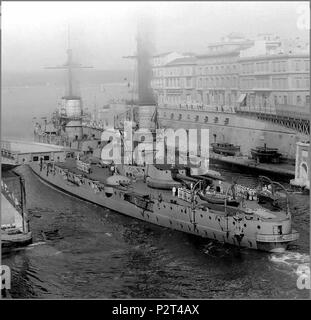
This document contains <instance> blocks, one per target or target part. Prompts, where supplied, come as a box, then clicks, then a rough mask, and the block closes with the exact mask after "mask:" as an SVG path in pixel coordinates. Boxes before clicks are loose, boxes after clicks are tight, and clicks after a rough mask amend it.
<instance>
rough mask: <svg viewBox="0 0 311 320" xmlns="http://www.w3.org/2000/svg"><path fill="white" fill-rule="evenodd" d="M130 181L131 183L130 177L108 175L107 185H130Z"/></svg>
mask: <svg viewBox="0 0 311 320" xmlns="http://www.w3.org/2000/svg"><path fill="white" fill-rule="evenodd" d="M130 183H131V180H130V179H129V178H128V177H125V176H122V175H118V174H116V175H113V176H111V177H108V178H107V179H106V185H108V186H110V187H113V186H123V185H129V184H130Z"/></svg>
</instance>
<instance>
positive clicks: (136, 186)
mask: <svg viewBox="0 0 311 320" xmlns="http://www.w3.org/2000/svg"><path fill="white" fill-rule="evenodd" d="M55 165H57V166H59V167H61V168H62V169H68V170H69V171H70V172H73V173H75V174H77V175H83V176H84V177H86V178H88V179H91V180H94V181H98V182H100V183H103V184H105V182H106V179H107V178H108V177H109V176H111V172H110V170H109V168H108V167H104V168H102V167H99V166H97V165H93V164H92V165H91V169H92V170H91V173H85V172H83V171H81V170H79V169H78V168H77V167H76V162H75V159H67V160H66V161H65V162H56V163H55ZM122 189H123V188H122ZM128 192H135V193H137V194H140V195H150V197H151V198H153V199H159V197H161V198H162V200H163V201H165V202H168V203H174V204H178V205H181V206H183V207H191V204H190V203H189V202H188V201H186V200H183V199H180V198H178V197H177V196H173V195H172V191H171V190H163V189H155V188H151V187H149V186H147V184H146V183H145V182H144V181H142V180H137V181H132V184H131V185H130V186H129V187H128ZM204 204H206V202H204V201H202V200H200V199H198V205H199V206H200V205H202V206H203V207H204V206H206V205H204ZM244 204H245V207H246V208H248V209H250V210H252V211H255V212H256V215H257V216H258V217H260V218H261V219H263V220H269V221H281V220H284V219H286V213H285V212H284V211H282V210H281V211H273V212H271V211H267V210H265V209H264V208H263V207H262V206H260V205H259V204H258V203H257V202H256V201H250V200H245V201H244ZM243 209H244V210H245V208H243ZM211 211H213V210H211ZM217 213H218V214H220V215H225V212H219V211H217Z"/></svg>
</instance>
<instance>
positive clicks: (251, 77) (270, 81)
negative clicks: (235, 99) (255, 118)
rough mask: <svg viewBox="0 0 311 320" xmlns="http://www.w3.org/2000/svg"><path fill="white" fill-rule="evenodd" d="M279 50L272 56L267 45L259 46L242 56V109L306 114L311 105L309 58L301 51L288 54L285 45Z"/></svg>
mask: <svg viewBox="0 0 311 320" xmlns="http://www.w3.org/2000/svg"><path fill="white" fill-rule="evenodd" d="M256 49H257V50H256ZM277 49H278V51H276V50H277ZM277 49H274V50H273V52H271V51H270V50H269V47H268V46H267V45H266V43H265V42H258V43H255V45H254V46H253V47H252V48H250V49H247V50H244V51H242V52H241V54H240V59H239V65H240V73H239V82H240V84H239V87H240V92H241V93H242V94H244V95H243V98H242V99H245V103H244V104H243V106H244V108H246V109H247V108H248V110H250V111H256V112H265V113H266V112H268V113H271V112H272V113H275V112H277V111H291V112H304V111H305V109H306V107H308V106H309V104H310V92H309V88H310V57H309V54H308V53H307V52H305V51H304V50H301V49H299V50H295V51H293V49H291V50H290V52H288V50H286V48H284V47H283V46H282V45H280V46H279V47H278V48H277Z"/></svg>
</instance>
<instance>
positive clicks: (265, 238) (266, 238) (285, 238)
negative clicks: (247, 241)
mask: <svg viewBox="0 0 311 320" xmlns="http://www.w3.org/2000/svg"><path fill="white" fill-rule="evenodd" d="M298 239H299V233H298V232H297V231H293V232H291V233H288V234H257V236H256V240H257V241H259V242H290V241H295V240H298Z"/></svg>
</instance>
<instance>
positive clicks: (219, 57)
mask: <svg viewBox="0 0 311 320" xmlns="http://www.w3.org/2000/svg"><path fill="white" fill-rule="evenodd" d="M309 63H310V57H309V53H308V45H305V44H304V43H303V42H302V41H301V40H300V39H295V41H283V40H281V39H280V38H278V37H275V36H273V35H270V34H264V35H259V36H258V37H257V38H256V39H253V40H248V39H244V38H242V37H241V36H239V35H235V34H232V35H230V36H229V37H227V38H225V39H223V41H221V42H219V43H215V44H212V45H210V46H209V48H208V51H207V53H206V54H200V55H193V56H189V57H183V58H180V57H179V58H176V59H173V60H171V61H170V62H167V63H166V64H162V65H161V81H160V82H159V84H160V85H159V86H158V87H154V91H155V93H156V95H157V97H158V105H159V107H160V108H159V118H160V122H161V123H162V125H163V126H169V127H171V128H180V126H181V125H182V126H183V127H184V128H186V129H190V128H198V127H200V126H202V127H205V128H209V129H210V131H209V132H210V141H223V142H228V143H233V144H238V145H240V146H241V152H242V154H244V155H250V149H251V148H252V147H254V146H257V145H263V143H266V144H267V145H268V146H269V147H276V148H279V151H280V152H281V153H282V154H283V155H284V156H285V157H288V158H291V159H293V158H294V157H295V152H296V142H297V141H303V140H306V139H308V134H307V133H306V130H303V131H302V132H297V130H296V129H295V128H292V127H286V126H283V125H282V124H280V123H276V122H273V121H272V122H265V121H262V120H260V117H259V116H258V115H257V113H258V112H262V113H271V112H272V113H273V114H274V115H275V114H278V113H279V114H281V113H285V114H283V116H285V117H287V115H289V113H294V114H295V115H297V114H298V113H300V112H301V113H303V114H304V117H305V118H306V117H307V116H308V113H307V112H309V105H310V92H309V75H310V70H309ZM156 68H157V67H154V69H156ZM243 111H247V112H243ZM250 111H251V112H254V115H250V114H249V112H250ZM263 116H264V115H263ZM305 118H304V119H305ZM232 132H234V134H232Z"/></svg>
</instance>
